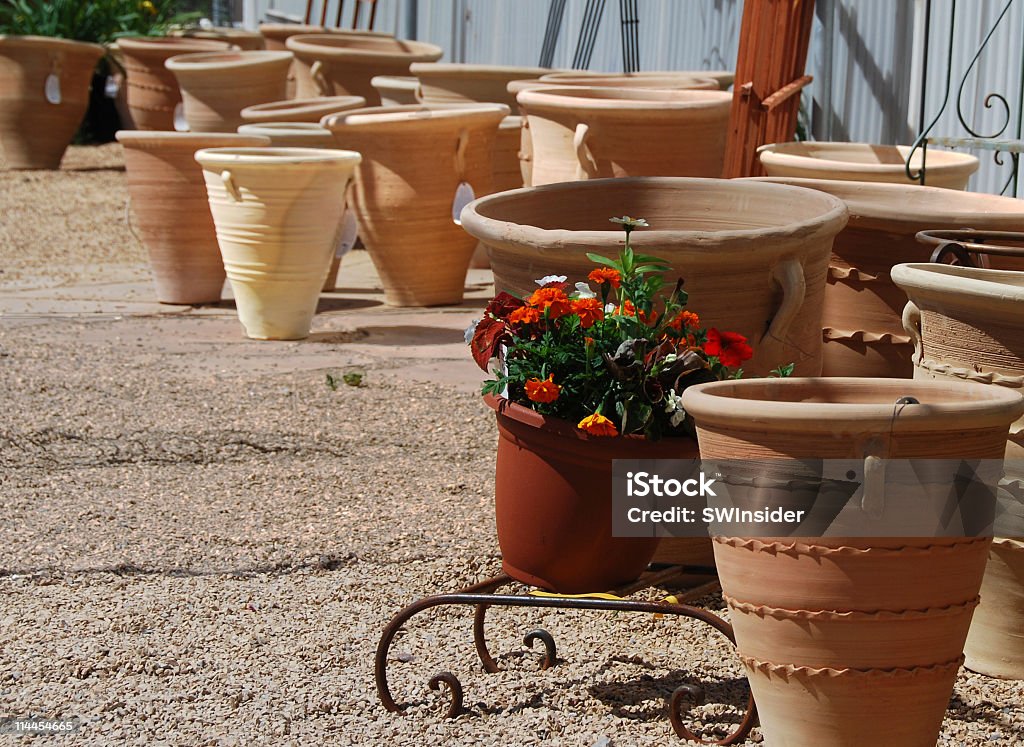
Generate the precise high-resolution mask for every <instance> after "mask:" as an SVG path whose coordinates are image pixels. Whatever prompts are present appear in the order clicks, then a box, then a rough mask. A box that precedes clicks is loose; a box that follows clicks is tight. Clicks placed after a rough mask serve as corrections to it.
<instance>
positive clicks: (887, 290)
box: [759, 177, 1024, 378]
mask: <svg viewBox="0 0 1024 747" xmlns="http://www.w3.org/2000/svg"><path fill="white" fill-rule="evenodd" d="M759 181H771V182H779V183H784V184H791V185H794V186H799V187H808V188H810V189H817V190H819V191H821V192H827V193H828V194H831V195H834V196H836V197H838V198H840V199H841V200H843V201H844V202H845V203H846V206H847V207H848V208H849V209H850V222H849V223H848V224H847V226H846V228H845V229H843V231H842V232H841V233H840V234H839V235H838V236H837V237H836V240H835V244H834V245H833V247H832V260H831V262H830V264H829V272H828V285H827V286H826V288H825V310H824V313H823V315H822V325H823V328H824V336H825V349H824V356H825V358H824V365H823V366H822V374H823V375H825V376H882V377H887V376H893V377H899V378H910V377H911V376H912V375H913V363H912V362H911V353H912V352H913V345H912V344H911V342H910V337H909V336H908V335H907V333H906V332H905V331H904V329H903V324H902V322H901V316H902V314H903V306H904V304H905V303H906V296H905V295H904V293H903V291H902V290H900V289H899V288H898V287H896V284H895V283H893V281H892V279H891V278H890V276H889V272H890V270H891V269H892V267H893V265H896V264H899V263H900V262H927V261H928V257H929V255H930V253H931V248H930V247H926V246H923V245H921V244H920V243H919V242H917V241H915V239H914V236H915V234H917V232H918V231H921V230H924V229H926V228H937V229H953V228H964V227H968V226H970V227H972V228H977V229H982V230H990V231H996V230H1010V229H1012V228H1014V227H1020V226H1024V201H1021V200H1016V199H1013V198H1012V197H998V196H996V195H987V194H980V193H974V192H960V191H956V190H949V189H939V188H936V187H920V186H912V185H906V184H877V183H872V182H844V181H829V180H824V179H797V178H789V177H787V178H766V179H763V180H759Z"/></svg>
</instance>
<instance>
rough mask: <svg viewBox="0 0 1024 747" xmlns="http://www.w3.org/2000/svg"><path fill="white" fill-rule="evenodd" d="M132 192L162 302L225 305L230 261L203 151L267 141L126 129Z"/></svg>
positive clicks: (121, 134) (123, 140) (124, 138)
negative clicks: (216, 224)
mask: <svg viewBox="0 0 1024 747" xmlns="http://www.w3.org/2000/svg"><path fill="white" fill-rule="evenodd" d="M117 140H118V142H119V143H121V145H123V146H124V161H125V171H126V172H127V176H128V194H129V195H130V197H131V204H132V212H133V213H134V214H135V223H136V226H137V231H138V234H139V238H140V239H141V240H142V243H143V245H145V247H146V251H147V252H148V253H149V263H150V268H151V269H152V271H153V279H154V281H155V283H156V297H157V300H158V301H159V302H160V303H175V304H203V303H217V302H218V301H220V296H221V289H222V288H223V287H224V262H223V260H222V259H221V256H220V249H219V248H218V247H217V236H216V233H215V231H214V228H213V218H212V217H211V216H210V207H209V203H208V202H207V197H206V186H205V183H204V181H203V170H202V169H201V168H200V167H199V164H197V163H196V159H195V152H196V151H197V150H199V149H201V148H217V147H246V146H248V147H257V146H263V145H269V144H270V141H269V140H268V139H267V138H264V137H252V136H246V135H231V134H227V133H192V132H145V131H141V130H137V131H121V132H118V133H117Z"/></svg>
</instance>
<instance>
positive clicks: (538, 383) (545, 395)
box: [525, 374, 562, 404]
mask: <svg viewBox="0 0 1024 747" xmlns="http://www.w3.org/2000/svg"><path fill="white" fill-rule="evenodd" d="M525 389H526V396H527V397H529V399H530V401H531V402H540V403H542V404H548V403H550V402H554V401H555V400H556V399H558V395H559V394H561V393H562V387H560V386H559V385H558V384H556V383H555V375H554V374H548V377H547V378H546V379H537V378H533V379H530V380H529V381H527V382H526V386H525Z"/></svg>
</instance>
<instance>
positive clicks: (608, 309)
mask: <svg viewBox="0 0 1024 747" xmlns="http://www.w3.org/2000/svg"><path fill="white" fill-rule="evenodd" d="M617 308H619V307H618V306H616V305H615V304H613V303H611V302H610V301H609V302H608V303H606V304H605V305H604V313H605V314H614V313H615V309H617Z"/></svg>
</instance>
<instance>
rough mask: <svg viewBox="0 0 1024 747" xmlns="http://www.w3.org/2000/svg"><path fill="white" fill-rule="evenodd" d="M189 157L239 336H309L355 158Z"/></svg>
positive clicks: (238, 151)
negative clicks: (198, 171) (203, 193)
mask: <svg viewBox="0 0 1024 747" xmlns="http://www.w3.org/2000/svg"><path fill="white" fill-rule="evenodd" d="M195 157H196V160H197V161H198V162H199V163H200V164H201V165H202V167H203V176H204V177H205V179H206V188H207V192H208V194H209V199H210V210H211V212H212V213H213V222H214V225H216V227H217V241H218V243H219V244H220V251H221V256H222V257H223V258H224V267H225V269H226V270H227V276H228V280H230V281H231V289H232V291H233V292H234V296H235V305H236V306H237V308H238V318H239V320H240V321H241V322H242V325H243V326H244V327H245V332H246V335H248V336H249V337H252V338H255V339H258V340H298V339H302V338H304V337H306V336H308V335H309V328H310V324H311V322H312V320H313V314H314V312H315V311H316V303H317V298H318V297H319V295H320V288H321V287H322V286H323V284H324V279H325V277H326V275H327V270H328V267H329V266H330V263H331V258H332V256H333V254H334V250H335V247H336V246H337V240H338V231H339V229H340V222H341V216H342V210H343V206H344V204H345V188H346V186H347V185H348V181H349V179H350V177H351V176H352V172H353V170H354V169H355V167H356V165H358V163H359V161H360V156H359V154H358V153H352V152H350V151H334V150H318V149H311V148H264V149H259V148H210V149H204V150H201V151H199V152H198V153H196V156H195Z"/></svg>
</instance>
